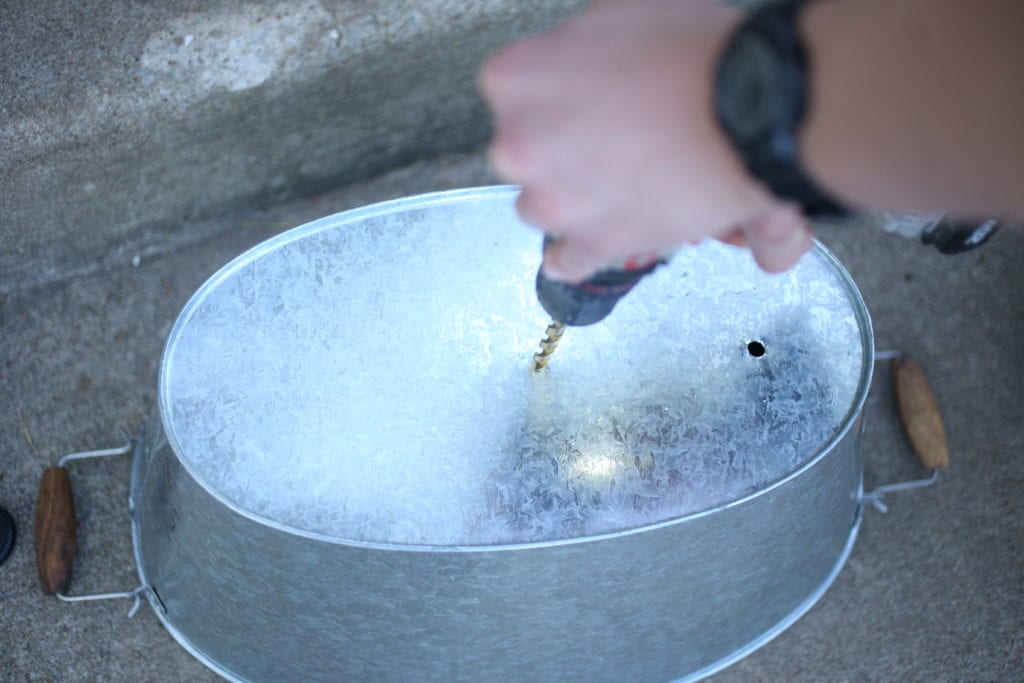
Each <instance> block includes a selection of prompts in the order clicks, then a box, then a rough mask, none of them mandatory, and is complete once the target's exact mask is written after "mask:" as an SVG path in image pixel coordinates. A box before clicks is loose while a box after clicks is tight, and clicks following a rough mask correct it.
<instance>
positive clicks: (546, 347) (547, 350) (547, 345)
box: [531, 319, 565, 372]
mask: <svg viewBox="0 0 1024 683" xmlns="http://www.w3.org/2000/svg"><path fill="white" fill-rule="evenodd" d="M544 334H545V335H547V336H545V337H544V338H543V339H541V340H540V351H538V352H537V353H535V354H533V364H532V365H531V367H532V368H533V371H534V372H537V371H539V370H543V369H544V368H546V367H547V366H548V363H550V362H551V354H553V353H554V352H555V349H556V348H558V341H559V340H560V339H561V338H562V335H563V334H565V324H564V323H560V322H558V321H557V320H554V319H552V320H551V324H550V325H548V328H547V329H546V330H544Z"/></svg>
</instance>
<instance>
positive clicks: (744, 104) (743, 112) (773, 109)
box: [719, 34, 785, 140]
mask: <svg viewBox="0 0 1024 683" xmlns="http://www.w3.org/2000/svg"><path fill="white" fill-rule="evenodd" d="M719 77H720V79H721V80H720V84H719V90H720V92H721V93H723V95H724V97H722V98H721V100H720V103H719V104H720V113H721V115H722V116H723V118H725V120H726V121H727V122H728V123H729V127H730V128H731V129H732V132H733V134H734V135H736V136H737V137H739V138H741V139H744V140H756V139H757V138H759V137H761V136H763V135H765V134H766V133H769V132H770V131H772V130H774V129H775V128H776V127H777V126H778V125H779V124H780V122H781V119H782V118H783V106H784V102H785V93H784V92H783V78H782V72H781V68H780V64H779V60H778V57H777V55H776V53H775V51H774V50H773V49H772V46H771V45H770V44H769V43H768V42H767V41H765V40H764V39H763V38H762V37H761V36H758V35H757V34H747V35H746V36H744V38H743V39H742V40H740V41H739V42H737V43H736V44H734V45H733V49H732V53H731V54H730V55H729V58H728V59H727V60H726V61H725V62H724V64H723V65H722V71H721V73H720V74H719Z"/></svg>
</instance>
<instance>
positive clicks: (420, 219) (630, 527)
mask: <svg viewBox="0 0 1024 683" xmlns="http://www.w3.org/2000/svg"><path fill="white" fill-rule="evenodd" d="M515 194H516V190H515V189H514V188H508V187H495V188H481V189H473V190H461V191H453V192H443V193H438V194H432V195H425V196H421V197H413V198H407V199H401V200H396V201H392V202H387V203H383V204H379V205H375V206H371V207H367V208H364V209H359V210H356V211H351V212H346V213H342V214H339V215H337V216H332V217H329V218H325V219H323V220H321V221H317V222H315V223H312V224H309V225H306V226H302V227H300V228H296V229H295V230H292V231H289V232H286V233H284V234H282V235H280V236H278V237H276V238H274V239H272V240H270V241H269V242H266V243H264V244H262V245H260V246H258V247H256V248H255V249H253V250H251V251H249V252H247V253H246V254H243V255H242V256H240V257H239V258H238V259H236V260H235V261H233V262H232V263H231V264H228V265H227V266H225V268H224V269H222V270H221V271H220V272H219V273H218V274H216V275H215V276H214V277H213V278H211V280H210V281H209V282H207V283H206V284H205V285H204V286H203V287H202V288H201V289H200V290H199V291H198V292H197V293H196V295H195V296H194V297H193V299H192V300H191V301H190V303H189V304H188V305H187V306H186V308H185V309H184V311H183V312H182V314H181V317H180V318H179V320H178V322H177V323H176V325H175V327H174V329H173V330H172V332H171V334H170V338H169V341H168V345H167V348H166V350H165V355H164V361H163V365H162V368H161V374H160V400H159V405H158V409H157V413H156V415H154V417H153V419H151V420H150V421H149V422H148V424H147V426H146V428H145V431H144V434H143V438H142V439H140V440H139V441H138V444H137V447H136V453H135V460H134V467H133V476H132V485H131V490H132V493H131V508H132V511H133V538H134V546H135V553H136V564H137V566H138V568H139V573H140V577H141V580H142V583H143V585H144V586H146V587H147V593H146V594H147V595H148V597H149V600H150V602H151V603H152V605H153V607H154V609H155V610H156V611H157V613H158V615H159V616H160V619H161V620H162V621H163V623H164V625H165V626H166V627H167V629H168V630H169V631H170V632H171V633H172V634H173V635H174V637H175V638H176V639H177V640H178V641H179V642H180V643H181V644H182V645H183V646H184V647H186V648H187V649H188V650H189V651H190V652H191V653H192V654H194V655H195V656H196V657H198V658H199V659H200V660H202V661H203V662H204V663H205V664H207V665H208V666H210V667H211V668H213V669H214V670H216V671H217V672H219V673H220V674H222V675H224V676H225V677H227V678H229V679H237V680H251V681H283V680H291V681H339V680H403V681H405V680H445V681H447V680H474V681H482V680H593V681H600V680H609V681H612V680H614V681H621V680H637V681H639V680H650V681H668V680H675V679H692V678H699V677H701V676H703V675H706V674H709V673H711V672H713V671H715V670H717V669H719V668H722V667H724V666H726V665H728V664H729V663H731V662H733V661H735V660H736V659H738V658H740V657H742V656H744V655H745V654H747V653H749V652H751V651H752V650H754V649H756V648H757V647H759V646H760V645H762V644H764V643H765V642H767V641H768V640H770V639H771V638H772V637H774V636H775V635H777V634H778V633H779V632H781V631H782V630H783V629H785V628H786V627H787V626H789V625H790V624H791V623H793V621H795V620H796V619H797V618H799V617H800V615H802V614H803V613H804V612H805V611H806V610H808V609H809V608H810V607H811V606H812V605H813V604H814V602H815V601H816V600H817V599H818V598H819V597H820V596H821V595H822V593H823V592H824V591H825V590H826V589H827V587H828V586H829V584H830V583H831V582H832V580H833V579H834V577H835V575H836V574H837V572H838V571H839V569H840V567H841V566H842V565H843V563H844V561H845V559H846V557H847V555H848V553H849V552H850V549H851V546H852V544H853V541H854V538H855V536H856V533H857V529H858V525H859V521H860V513H861V503H860V499H861V472H862V468H861V461H860V454H859V450H858V440H859V432H860V426H861V423H862V415H861V413H862V407H863V403H864V400H865V397H866V394H867V391H868V387H869V384H870V380H871V369H872V364H873V353H874V351H873V344H872V334H871V325H870V320H869V317H868V314H867V311H866V309H865V307H864V304H863V301H862V300H861V298H860V295H859V294H858V292H857V290H856V287H855V286H854V284H853V283H852V281H851V280H850V278H849V276H848V274H847V273H846V272H845V271H844V270H843V268H842V266H841V265H840V264H839V263H838V261H837V260H836V259H835V258H834V257H833V256H832V255H831V254H830V253H829V252H828V251H827V250H825V249H824V248H823V247H822V246H821V245H816V246H815V249H814V252H813V253H812V254H811V255H809V256H808V257H806V258H805V259H804V261H803V262H802V263H801V264H800V266H798V268H797V269H796V270H795V271H794V272H792V273H790V274H787V275H784V276H778V277H772V276H767V275H764V274H762V273H760V272H759V271H757V269H756V267H755V266H754V265H753V264H752V262H750V261H749V257H748V256H747V255H745V254H744V253H742V252H739V251H737V250H733V249H732V248H731V247H725V246H722V245H717V244H714V245H702V246H700V247H696V248H693V249H686V250H684V251H682V252H680V253H679V254H677V256H676V257H675V259H673V262H672V263H671V264H670V265H669V266H668V267H666V268H664V269H662V270H661V271H659V272H658V273H657V274H656V275H654V276H652V277H651V278H648V280H645V281H644V282H642V283H641V284H640V285H639V286H638V287H637V289H636V291H634V292H633V293H631V294H630V296H629V297H627V298H626V299H625V300H624V301H623V302H621V303H620V306H619V308H618V309H617V310H616V311H615V312H614V313H613V314H612V316H610V317H609V319H608V320H606V321H605V322H603V323H600V324H599V325H597V326H594V327H593V328H585V329H579V330H572V329H571V330H570V331H569V333H568V335H567V336H566V338H565V339H564V341H563V345H562V347H561V348H560V349H559V350H558V352H557V353H556V354H555V357H554V359H553V361H552V363H551V366H550V367H549V368H548V369H547V370H545V371H544V372H543V373H542V374H540V375H535V376H530V373H529V360H530V356H531V354H532V351H533V349H534V345H535V343H536V341H537V339H538V338H539V336H540V334H541V333H542V331H543V328H544V324H545V322H546V320H545V319H544V317H543V312H542V311H541V310H540V309H539V306H538V305H537V304H536V302H535V300H534V298H533V297H532V289H531V288H532V284H533V275H534V273H535V271H536V268H537V265H538V264H539V259H540V239H541V238H540V236H539V235H537V234H535V233H533V232H532V231H529V230H527V229H526V228H525V227H523V226H521V225H519V223H518V219H517V218H516V216H515V213H514V209H513V201H514V198H515ZM374 311H376V312H377V314H374V313H373V312H374ZM321 333H323V334H322V335H321ZM371 340H372V341H373V344H372V345H371V344H370V341H371ZM275 348H276V349H278V351H277V354H278V355H277V356H273V355H271V354H273V353H274V351H273V349H275ZM439 349H449V350H450V352H449V353H447V354H439V353H438V350H439ZM432 358H437V361H436V363H433V362H431V360H430V359H432ZM520 368H521V371H520ZM445 378H448V380H447V382H448V383H447V384H445V381H446V380H445ZM716 383H717V384H716ZM460 396H461V397H462V400H461V401H456V402H454V403H453V397H456V398H457V397H460ZM332 397H333V399H332ZM332 403H333V405H332ZM374 416H376V417H374ZM217 425H220V426H219V427H218V426H217ZM449 427H450V428H449ZM816 435H817V436H816ZM375 444H376V447H375ZM303 458H307V459H311V461H313V462H314V463H315V464H313V465H312V466H309V467H306V466H305V463H304V462H303ZM435 465H436V466H435ZM303 471H304V473H303ZM250 472H251V473H253V474H252V476H250V475H249V473H250ZM317 472H320V473H322V477H319V478H318V477H317ZM338 472H340V473H341V474H337V473H338ZM722 472H731V473H732V474H730V475H729V476H719V475H720V473H722ZM765 472H768V473H769V474H768V476H767V478H762V475H764V474H765ZM374 473H379V474H380V477H379V478H380V479H381V481H383V483H382V484H381V483H378V482H376V481H375V479H376V478H377V477H375V474H374ZM293 475H294V476H293ZM343 475H344V476H343ZM349 475H351V476H350V479H351V477H356V478H359V477H362V479H360V480H358V481H351V480H350V479H346V478H345V477H346V476H349ZM310 476H312V478H310ZM257 477H260V478H262V479H260V480H258V481H257V480H256V478H257ZM302 477H306V478H305V479H302ZM253 491H256V492H255V493H253ZM276 497H280V498H282V499H283V500H282V501H279V500H275V498H276ZM325 508H326V509H325Z"/></svg>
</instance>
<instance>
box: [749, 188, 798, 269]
mask: <svg viewBox="0 0 1024 683" xmlns="http://www.w3.org/2000/svg"><path fill="white" fill-rule="evenodd" d="M743 233H744V235H746V238H747V244H748V245H749V246H750V250H751V251H752V252H753V254H754V260H755V261H757V265H759V266H760V267H761V269H762V270H765V271H767V272H769V273H781V272H783V271H785V270H789V269H790V268H792V267H793V266H794V265H796V262H797V261H799V260H800V257H801V256H803V255H804V254H806V253H807V252H808V251H810V249H811V231H810V228H808V227H807V220H806V219H805V218H804V216H803V214H802V213H801V212H800V210H799V209H798V208H797V207H796V206H794V205H792V204H780V205H778V206H775V207H773V208H771V209H768V210H767V211H765V212H764V213H762V214H759V215H758V216H755V217H754V218H753V219H751V220H749V221H747V222H746V223H745V224H744V226H743Z"/></svg>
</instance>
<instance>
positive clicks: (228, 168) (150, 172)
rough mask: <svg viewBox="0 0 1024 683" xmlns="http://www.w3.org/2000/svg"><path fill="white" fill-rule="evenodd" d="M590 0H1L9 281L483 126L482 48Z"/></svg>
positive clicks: (179, 238) (471, 141) (110, 258)
mask: <svg viewBox="0 0 1024 683" xmlns="http://www.w3.org/2000/svg"><path fill="white" fill-rule="evenodd" d="M580 4H581V3H580V1H579V0H566V1H562V2H557V3H546V2H538V1H535V0H531V1H529V2H513V1H510V0H487V1H486V2H476V3H463V2H458V1H453V0H429V1H423V0H400V1H394V0H391V1H384V0H373V1H370V2H364V1H357V0H278V1H277V2H259V3H256V2H249V1H247V0H209V1H207V2H197V1H192V0H162V1H160V2H150V3H140V2H133V3H123V2H117V1H116V0H85V1H83V2H77V3H32V2H26V1H25V0H12V1H10V2H0V215H2V216H3V217H4V220H3V221H2V222H0V242H2V243H3V244H4V248H3V250H0V292H4V291H11V290H13V289H16V288H18V287H21V286H23V285H25V284H26V283H42V282H48V281H51V280H53V279H55V278H59V277H61V276H65V275H67V274H70V273H84V272H89V271H90V270H91V269H94V268H96V267H97V266H100V265H103V264H110V263H113V262H115V261H117V260H118V259H120V258H122V257H123V255H124V254H125V253H129V252H135V251H142V252H144V253H151V252H155V251H157V250H159V249H161V248H164V247H165V246H166V245H167V244H169V243H183V242H186V241H188V240H191V239H195V238H196V237H197V236H202V235H204V234H208V233H209V232H210V231H211V230H215V229H218V228H219V227H221V226H222V223H221V222H218V221H216V220H209V219H211V218H213V219H216V218H218V217H220V216H223V215H227V214H228V213H233V212H238V211H241V210H248V209H249V208H251V207H254V206H256V207H268V206H271V205H274V204H278V203H280V202H282V201H284V200H286V199H289V198H294V197H299V196H311V195H314V194H317V193H319V192H323V191H325V190H327V189H328V188H333V187H338V186H339V185H341V184H344V183H351V182H356V181H358V180H361V179H364V178H366V177H369V176H370V175H373V174H377V173H381V172H383V171H385V170H387V169H389V168H394V167H397V166H399V165H402V164H406V163H410V162H411V161H413V160H415V159H420V158H424V157H425V156H429V155H433V154H438V153H441V152H450V151H459V150H466V149H469V148H471V147H473V146H475V145H478V144H479V143H480V142H481V141H482V140H483V139H484V137H485V136H486V134H487V130H488V124H487V120H488V119H487V117H486V115H485V113H484V108H483V104H482V103H481V101H480V98H479V97H478V95H477V91H476V73H477V70H478V68H479V65H480V62H481V61H482V59H483V58H484V56H485V55H487V54H488V53H489V52H491V51H493V50H495V49H496V48H498V47H499V46H500V45H502V44H503V43H505V42H507V41H509V40H511V39H512V38H513V37H514V36H518V35H522V34H524V33H529V32H535V31H539V30H541V29H542V28H544V27H546V26H549V25H551V24H552V23H554V22H555V21H556V19H557V18H559V17H563V16H565V15H567V14H569V13H570V12H571V11H573V10H575V9H576V8H578V7H579V5H580Z"/></svg>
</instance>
